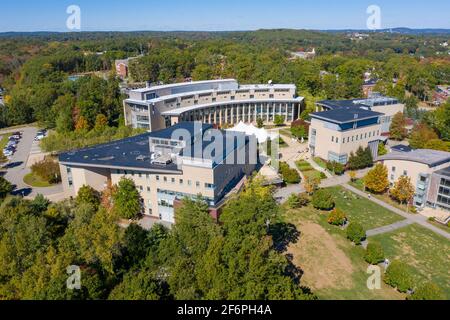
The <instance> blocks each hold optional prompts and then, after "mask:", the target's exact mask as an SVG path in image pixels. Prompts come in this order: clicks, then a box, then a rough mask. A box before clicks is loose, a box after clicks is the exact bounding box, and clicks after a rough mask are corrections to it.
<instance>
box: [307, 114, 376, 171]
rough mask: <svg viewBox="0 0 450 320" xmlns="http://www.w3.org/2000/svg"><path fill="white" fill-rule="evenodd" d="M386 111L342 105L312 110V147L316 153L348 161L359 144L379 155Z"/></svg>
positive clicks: (327, 158) (329, 158)
mask: <svg viewBox="0 0 450 320" xmlns="http://www.w3.org/2000/svg"><path fill="white" fill-rule="evenodd" d="M382 115H383V114H381V113H379V112H374V111H370V110H366V109H359V108H342V109H332V110H329V111H322V112H315V113H312V114H311V125H310V128H309V148H310V153H311V155H312V156H313V157H319V158H322V159H324V160H326V161H336V162H339V163H342V164H346V163H347V162H348V160H349V157H350V154H351V153H352V152H353V153H355V152H356V151H357V150H358V148H359V147H362V148H367V147H370V149H371V150H372V154H373V156H374V157H376V156H377V155H378V143H379V140H380V134H381V125H380V117H381V116H382Z"/></svg>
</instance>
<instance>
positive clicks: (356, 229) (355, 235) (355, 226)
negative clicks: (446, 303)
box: [347, 222, 366, 245]
mask: <svg viewBox="0 0 450 320" xmlns="http://www.w3.org/2000/svg"><path fill="white" fill-rule="evenodd" d="M347 238H348V239H350V241H352V242H353V243H354V244H356V245H360V244H361V242H362V241H364V239H365V238H366V231H365V230H364V228H363V227H362V225H361V224H359V223H358V222H352V223H350V225H349V226H348V228H347Z"/></svg>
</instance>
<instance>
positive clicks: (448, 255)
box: [369, 224, 450, 299]
mask: <svg viewBox="0 0 450 320" xmlns="http://www.w3.org/2000/svg"><path fill="white" fill-rule="evenodd" d="M370 239H374V240H376V241H378V242H380V243H381V245H382V246H383V249H384V252H385V254H386V256H387V258H388V259H390V260H391V261H392V260H393V259H401V260H402V261H404V262H405V263H407V264H408V265H409V266H411V267H412V268H413V272H414V277H415V279H416V281H417V282H419V283H421V282H424V281H429V280H431V281H433V282H434V283H436V284H437V285H439V286H440V287H441V288H442V289H444V290H445V292H446V294H447V299H450V242H449V241H448V240H447V239H445V238H444V237H442V236H440V235H437V234H435V233H433V232H432V231H430V230H428V229H425V228H423V227H421V226H419V225H415V224H414V225H410V226H408V227H405V228H402V229H399V230H396V231H394V232H391V233H385V234H382V235H378V236H375V237H371V238H370ZM370 239H369V240H370Z"/></svg>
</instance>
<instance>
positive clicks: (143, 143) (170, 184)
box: [59, 122, 258, 223]
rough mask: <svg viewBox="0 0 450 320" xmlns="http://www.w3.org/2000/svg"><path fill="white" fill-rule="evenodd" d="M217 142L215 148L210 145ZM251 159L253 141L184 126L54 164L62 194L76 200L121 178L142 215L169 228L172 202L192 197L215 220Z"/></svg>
mask: <svg viewBox="0 0 450 320" xmlns="http://www.w3.org/2000/svg"><path fill="white" fill-rule="evenodd" d="M217 137H219V139H218V140H217V142H222V143H221V144H220V143H218V145H216V144H215V143H216V138H217ZM212 141H213V142H212ZM213 143H214V145H212V144H213ZM216 146H217V147H216ZM212 147H213V148H214V151H213V152H212V151H211V148H212ZM256 158H257V143H256V138H254V137H249V136H247V135H245V134H243V133H240V132H232V131H221V130H217V129H213V126H212V125H210V124H201V123H198V122H185V123H179V124H177V125H175V126H172V127H170V128H167V129H164V130H160V131H156V132H151V133H145V134H142V135H139V136H136V137H132V138H127V139H123V140H119V141H114V142H111V143H106V144H101V145H97V146H93V147H89V148H85V149H81V150H75V151H70V152H66V153H62V154H61V155H60V156H59V163H60V170H61V175H62V183H63V187H64V191H65V192H66V194H67V195H69V196H76V194H77V193H78V191H79V190H80V188H81V187H82V186H84V185H88V186H91V187H92V188H94V189H96V190H98V191H103V190H104V189H105V188H106V187H107V186H108V185H109V184H110V183H111V184H113V185H114V184H117V183H118V182H119V181H120V179H121V178H122V177H126V178H129V179H132V180H133V181H134V182H135V184H136V186H137V188H138V190H139V192H140V195H141V199H142V213H143V214H144V215H146V216H148V217H151V218H154V219H157V220H162V221H165V222H170V223H174V222H175V220H176V217H175V215H174V207H176V205H177V203H178V202H179V201H180V200H182V199H183V198H185V197H188V198H195V197H197V196H198V195H201V197H202V198H203V199H204V200H205V201H206V202H207V203H208V204H209V206H210V213H211V215H212V216H213V217H214V218H216V219H217V218H218V215H219V209H220V206H221V205H222V204H223V203H224V199H226V197H227V195H228V194H229V193H230V192H232V191H233V190H234V189H235V188H237V187H238V186H240V185H241V184H242V183H243V181H244V179H245V178H246V177H248V176H249V175H251V174H252V172H253V171H254V170H255V167H256V165H257V162H258V159H256Z"/></svg>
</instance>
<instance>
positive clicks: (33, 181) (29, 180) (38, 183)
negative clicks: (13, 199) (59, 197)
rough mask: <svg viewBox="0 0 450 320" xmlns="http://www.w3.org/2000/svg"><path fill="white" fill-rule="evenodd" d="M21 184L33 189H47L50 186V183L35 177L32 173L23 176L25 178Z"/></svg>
mask: <svg viewBox="0 0 450 320" xmlns="http://www.w3.org/2000/svg"><path fill="white" fill-rule="evenodd" d="M23 182H25V183H26V184H27V185H29V186H31V187H35V188H47V187H51V186H52V184H51V183H48V182H47V181H44V180H42V179H41V178H40V177H38V176H35V175H34V174H33V173H29V174H27V175H25V177H23Z"/></svg>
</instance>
